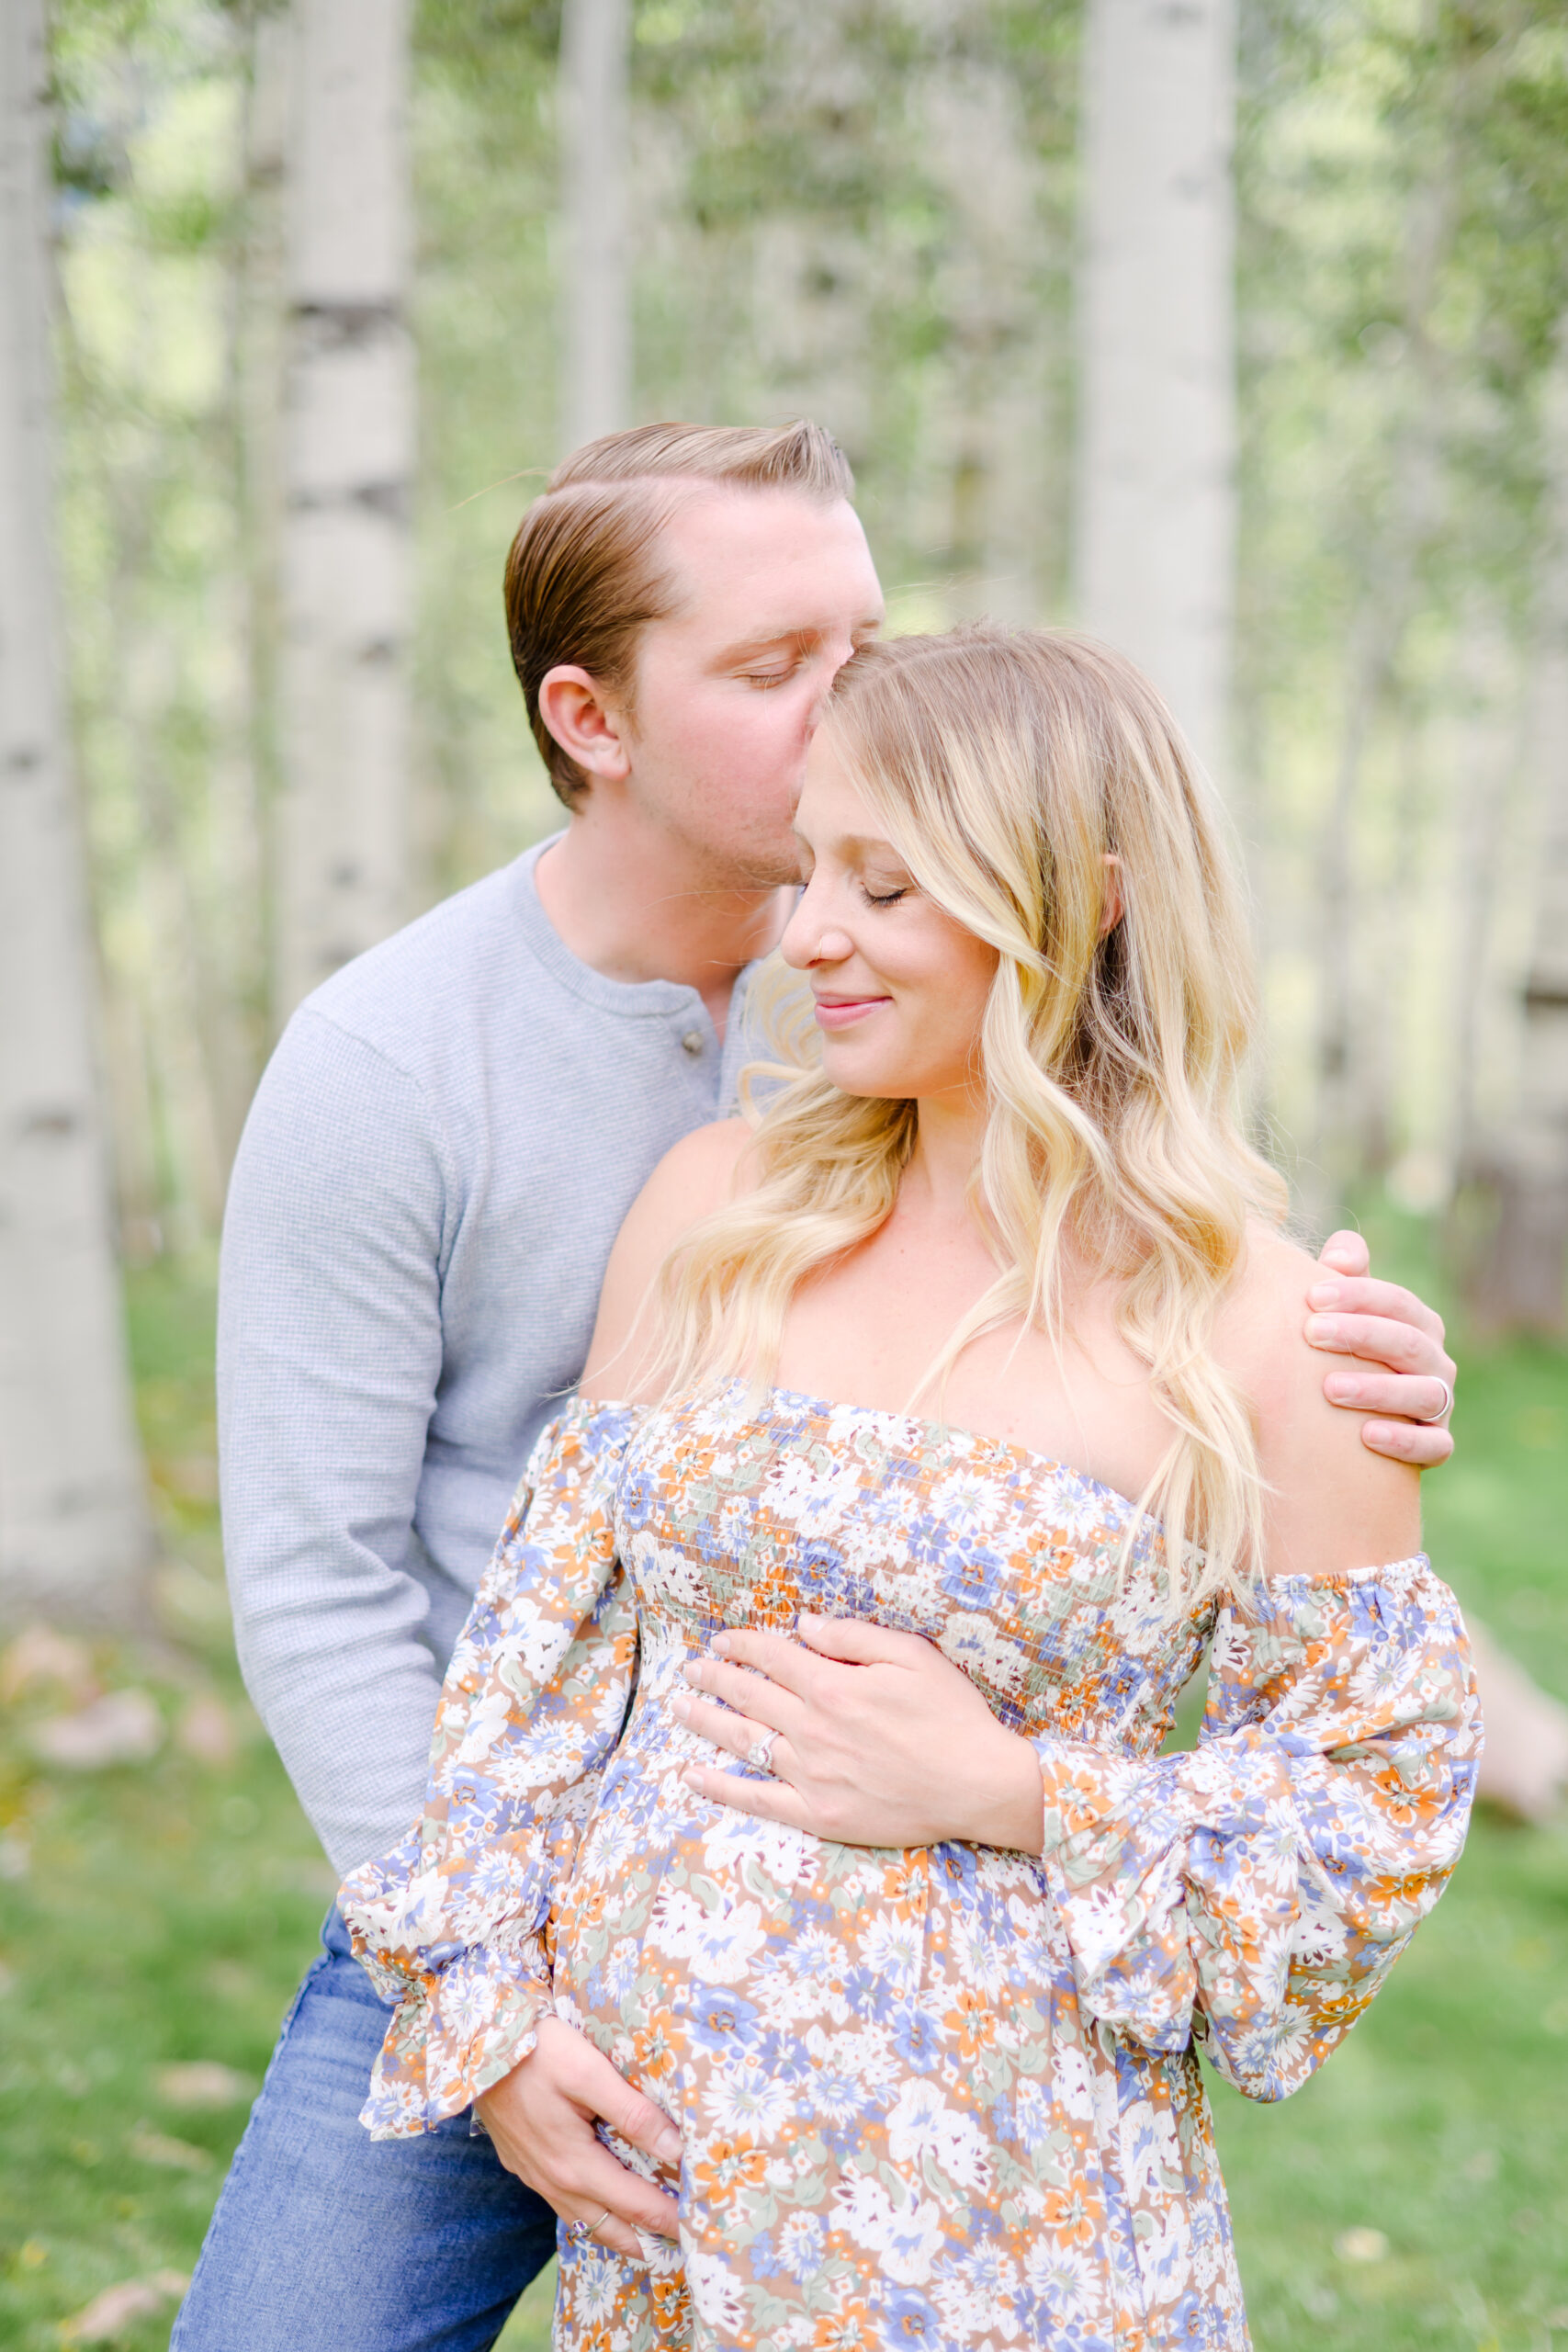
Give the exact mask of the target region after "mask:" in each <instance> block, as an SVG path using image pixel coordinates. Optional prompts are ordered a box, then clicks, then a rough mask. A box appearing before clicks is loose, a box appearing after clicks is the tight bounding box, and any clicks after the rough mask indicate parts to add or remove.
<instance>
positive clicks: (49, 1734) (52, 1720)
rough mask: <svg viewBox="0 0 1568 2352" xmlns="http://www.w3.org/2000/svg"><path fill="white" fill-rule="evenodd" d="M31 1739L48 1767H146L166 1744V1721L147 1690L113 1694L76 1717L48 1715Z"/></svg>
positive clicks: (94, 1769) (90, 1769) (79, 1769)
mask: <svg viewBox="0 0 1568 2352" xmlns="http://www.w3.org/2000/svg"><path fill="white" fill-rule="evenodd" d="M28 1738H29V1741H30V1744H31V1746H32V1748H33V1750H34V1752H35V1754H37V1755H39V1756H41V1757H42V1758H43V1760H44V1762H45V1763H46V1764H61V1765H63V1766H64V1767H65V1769H66V1770H68V1771H72V1772H97V1771H101V1770H103V1769H104V1767H105V1766H106V1765H109V1764H145V1763H146V1761H147V1759H148V1758H149V1757H150V1756H155V1755H156V1754H157V1752H158V1750H159V1748H160V1747H162V1745H163V1740H164V1719H163V1717H162V1715H160V1714H159V1713H158V1710H157V1708H156V1707H155V1706H154V1704H153V1702H152V1699H151V1698H150V1697H149V1695H148V1693H147V1692H146V1691H110V1693H109V1695H108V1697H107V1699H99V1700H96V1702H94V1704H93V1705H92V1706H90V1707H82V1708H80V1709H78V1711H77V1712H76V1713H75V1714H73V1715H46V1716H45V1717H44V1719H43V1721H42V1722H41V1723H37V1724H34V1725H33V1727H32V1730H31V1732H30V1733H29V1734H28Z"/></svg>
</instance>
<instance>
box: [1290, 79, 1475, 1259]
mask: <svg viewBox="0 0 1568 2352" xmlns="http://www.w3.org/2000/svg"><path fill="white" fill-rule="evenodd" d="M1462 98H1463V89H1462V85H1461V86H1460V87H1458V88H1456V92H1455V95H1454V99H1453V102H1452V113H1451V116H1450V135H1449V138H1448V139H1447V140H1446V141H1445V142H1444V149H1443V153H1442V156H1441V159H1440V161H1439V163H1438V167H1437V168H1436V169H1435V170H1434V171H1433V173H1432V174H1431V175H1430V176H1429V177H1428V178H1427V180H1426V181H1425V182H1424V183H1423V184H1422V185H1420V186H1419V187H1417V188H1416V192H1415V195H1414V197H1413V198H1412V202H1411V207H1410V212H1409V215H1408V218H1407V220H1406V222H1405V232H1404V320H1405V333H1406V335H1407V338H1408V344H1409V350H1410V359H1409V363H1408V370H1407V372H1408V376H1409V379H1410V385H1411V402H1410V409H1409V413H1408V414H1406V415H1405V416H1404V418H1403V419H1402V421H1401V428H1400V430H1399V432H1398V434H1397V435H1396V438H1395V444H1394V448H1393V483H1392V492H1391V497H1390V503H1389V516H1388V520H1387V522H1386V523H1385V524H1384V526H1383V527H1382V534H1381V537H1379V538H1378V539H1377V540H1376V541H1375V542H1374V544H1373V547H1372V548H1371V553H1370V556H1369V560H1368V562H1367V569H1366V580H1365V583H1364V587H1363V590H1362V594H1361V600H1360V604H1359V608H1358V610H1357V613H1356V616H1355V618H1354V620H1353V622H1352V625H1351V629H1350V638H1349V643H1348V649H1347V653H1348V659H1347V673H1348V676H1347V684H1346V694H1345V709H1344V715H1343V718H1342V721H1341V727H1340V737H1339V758H1338V763H1337V768H1336V771H1335V778H1334V789H1333V794H1332V796H1331V798H1330V801H1329V806H1328V813H1327V817H1326V820H1325V825H1324V830H1323V835H1322V839H1321V842H1320V844H1319V853H1318V910H1319V932H1318V944H1319V972H1320V980H1319V992H1318V1036H1317V1062H1318V1073H1317V1075H1318V1088H1317V1105H1316V1121H1315V1131H1314V1136H1313V1141H1312V1148H1311V1150H1310V1153H1309V1161H1310V1164H1311V1169H1312V1178H1311V1182H1312V1186H1313V1188H1314V1190H1315V1192H1316V1194H1317V1197H1316V1199H1315V1200H1314V1203H1313V1207H1314V1213H1315V1215H1316V1217H1317V1220H1318V1222H1319V1223H1321V1224H1324V1225H1325V1226H1326V1225H1327V1224H1329V1223H1332V1222H1333V1221H1334V1220H1335V1219H1336V1218H1337V1216H1338V1214H1339V1212H1340V1209H1341V1207H1342V1204H1343V1202H1344V1198H1345V1193H1346V1192H1347V1190H1348V1187H1349V1185H1350V1184H1351V1182H1352V1181H1353V1179H1354V1178H1355V1176H1356V1175H1357V1174H1358V1173H1359V1172H1360V1171H1359V1169H1358V1167H1357V1164H1356V1162H1357V1153H1356V1118H1355V1098H1356V1086H1355V1067H1354V1065H1355V1058H1356V1053H1357V1045H1358V1040H1357V1035H1356V1032H1357V1026H1358V1018H1359V1012H1358V1005H1357V1000H1356V955H1355V949H1356V932H1357V911H1358V910H1357V894H1356V888H1355V848H1354V841H1353V830H1354V820H1355V813H1356V804H1357V799H1358V797H1359V790H1360V785H1361V777H1362V774H1363V770H1364V766H1365V762H1366V756H1367V751H1368V747H1369V744H1370V743H1371V739H1372V732H1373V729H1374V727H1375V725H1376V722H1377V718H1378V714H1379V711H1380V709H1381V707H1382V703H1383V701H1384V698H1385V696H1386V695H1387V692H1388V687H1389V682H1390V679H1391V677H1392V675H1393V667H1394V664H1395V662H1396V661H1397V660H1398V657H1399V653H1400V650H1401V648H1402V647H1403V645H1404V637H1405V632H1406V630H1407V629H1408V628H1409V626H1410V621H1411V617H1412V615H1413V614H1414V612H1415V609H1416V594H1417V589H1418V586H1419V582H1420V571H1421V563H1422V560H1423V559H1424V557H1425V555H1426V552H1427V548H1428V547H1429V546H1430V545H1431V542H1432V539H1433V537H1434V536H1435V534H1436V532H1437V530H1438V524H1439V522H1440V520H1441V515H1442V505H1443V496H1444V483H1443V463H1442V453H1443V433H1444V424H1445V401H1446V392H1447V375H1446V368H1445V363H1444V359H1443V356H1442V354H1441V353H1440V352H1439V351H1438V347H1437V345H1435V343H1434V342H1433V339H1432V334H1431V319H1432V312H1433V309H1434V306H1435V304H1436V301H1437V297H1438V287H1439V284H1440V281H1441V277H1442V272H1443V268H1444V266H1445V264H1446V263H1447V260H1448V257H1449V254H1450V252H1451V250H1452V246H1453V238H1454V231H1455V226H1456V220H1457V213H1456V203H1455V191H1456V188H1457V183H1458V175H1459V156H1458V141H1457V127H1458V124H1459V121H1460V119H1461V102H1462Z"/></svg>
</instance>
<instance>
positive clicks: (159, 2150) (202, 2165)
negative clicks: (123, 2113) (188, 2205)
mask: <svg viewBox="0 0 1568 2352" xmlns="http://www.w3.org/2000/svg"><path fill="white" fill-rule="evenodd" d="M125 2144H126V2146H127V2147H128V2148H129V2149H130V2153H131V2154H132V2155H133V2156H140V2157H141V2161H142V2163H143V2164H144V2165H162V2166H163V2167H164V2171H165V2172H209V2171H210V2170H211V2167H212V2158H211V2157H210V2156H209V2154H208V2152H207V2150H206V2149H205V2148H194V2147H192V2145H191V2143H190V2142H189V2141H188V2140H171V2139H170V2138H169V2137H168V2135H167V2133H166V2132H163V2131H133V2132H132V2133H131V2135H130V2139H129V2140H127V2142H126V2143H125Z"/></svg>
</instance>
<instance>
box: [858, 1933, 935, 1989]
mask: <svg viewBox="0 0 1568 2352" xmlns="http://www.w3.org/2000/svg"><path fill="white" fill-rule="evenodd" d="M861 1949H862V1951H863V1953H864V1955H865V1963H866V1966H867V1967H868V1968H870V1969H872V1970H874V1973H876V1974H877V1975H878V1976H884V1977H886V1979H887V1980H888V1982H889V1983H890V1984H893V1985H913V1984H914V1983H915V1981H916V1979H917V1977H918V1976H919V1973H920V1959H921V1955H922V1953H923V1951H924V1950H925V1938H924V1936H923V1935H922V1934H921V1932H920V1929H919V1927H918V1926H917V1925H916V1923H915V1922H914V1921H913V1920H912V1919H898V1918H894V1917H880V1918H875V1919H873V1920H872V1921H871V1922H870V1924H869V1926H868V1927H867V1928H865V1929H864V1930H863V1936H862V1941H861Z"/></svg>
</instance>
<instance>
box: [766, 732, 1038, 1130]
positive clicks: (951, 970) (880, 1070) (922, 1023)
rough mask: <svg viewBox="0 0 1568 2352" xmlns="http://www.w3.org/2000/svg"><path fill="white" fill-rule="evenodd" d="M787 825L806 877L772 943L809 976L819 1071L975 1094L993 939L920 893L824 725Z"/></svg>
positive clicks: (920, 1090) (890, 1087) (862, 1082)
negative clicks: (818, 1042)
mask: <svg viewBox="0 0 1568 2352" xmlns="http://www.w3.org/2000/svg"><path fill="white" fill-rule="evenodd" d="M795 832H796V834H797V836H798V837H799V841H800V854H801V867H802V871H803V873H804V875H805V876H806V888H805V891H804V893H803V894H802V897H801V899H800V901H799V904H798V905H797V906H796V908H795V913H794V914H793V915H792V916H791V918H790V922H789V927H788V929H787V930H786V931H785V933H784V939H783V942H782V943H781V944H782V947H783V952H784V960H785V962H786V963H788V964H792V965H793V966H794V967H795V970H796V971H797V972H804V973H805V974H806V976H807V979H808V980H809V982H810V984H811V992H812V995H813V996H814V997H815V998H816V1000H817V1022H818V1027H819V1029H820V1030H821V1032H822V1057H823V1064H824V1067H825V1069H826V1070H827V1074H828V1076H829V1078H830V1079H831V1080H832V1081H833V1083H834V1085H835V1086H838V1087H841V1088H842V1089H843V1091H844V1092H845V1093H846V1094H867V1095H880V1096H883V1097H885V1098H886V1099H887V1100H889V1101H894V1102H909V1101H927V1100H930V1099H931V1097H933V1096H937V1095H943V1094H945V1095H953V1094H960V1095H964V1096H970V1097H972V1096H974V1095H976V1093H977V1091H978V1088H979V1069H980V1023H981V1019H982V1017H983V1015H984V1012H985V1009H986V1000H987V996H988V995H989V993H990V987H991V981H992V979H993V978H994V976H995V973H996V969H997V963H998V956H997V951H996V949H995V948H994V947H991V946H988V945H987V943H986V942H985V941H984V940H983V939H977V938H976V935H975V933H973V932H972V931H966V930H965V929H964V925H963V924H962V923H960V922H954V920H953V917H952V916H951V915H950V914H946V913H944V912H943V910H942V908H940V907H938V906H935V905H933V904H932V902H931V899H928V898H927V897H926V896H925V894H924V893H923V892H922V890H921V889H920V887H919V884H918V883H917V882H916V880H915V878H914V876H913V875H912V874H911V873H910V872H909V869H908V866H907V865H905V864H904V861H903V859H902V858H901V857H900V856H899V854H898V853H897V850H896V849H895V848H894V847H893V844H892V843H891V842H889V841H888V840H887V838H886V834H885V833H884V831H883V830H882V827H881V825H880V823H879V822H878V820H877V819H876V817H875V816H874V814H873V812H872V810H871V809H870V808H869V807H868V806H867V804H866V802H865V801H864V800H863V798H862V797H861V795H860V793H859V792H857V790H856V789H855V786H854V785H853V784H852V782H851V780H850V778H849V776H848V775H846V773H845V771H844V767H843V764H842V763H841V761H840V757H839V753H838V751H837V749H836V747H835V745H834V742H833V738H832V733H831V730H830V729H822V730H820V731H818V734H817V735H816V736H814V738H813V739H812V744H811V750H810V752H809V753H808V755H807V763H806V783H805V786H804V787H803V789H802V791H801V796H800V805H799V808H798V809H796V811H795Z"/></svg>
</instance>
